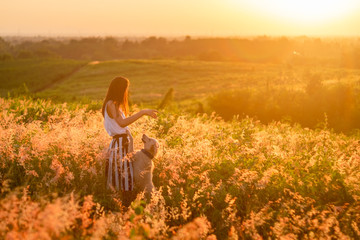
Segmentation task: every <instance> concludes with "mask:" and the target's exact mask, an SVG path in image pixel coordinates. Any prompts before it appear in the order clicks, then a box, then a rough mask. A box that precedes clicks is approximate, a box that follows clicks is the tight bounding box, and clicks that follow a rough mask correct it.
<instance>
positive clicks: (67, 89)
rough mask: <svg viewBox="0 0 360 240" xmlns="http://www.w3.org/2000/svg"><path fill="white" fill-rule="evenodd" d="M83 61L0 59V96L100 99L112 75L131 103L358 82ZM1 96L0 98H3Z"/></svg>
mask: <svg viewBox="0 0 360 240" xmlns="http://www.w3.org/2000/svg"><path fill="white" fill-rule="evenodd" d="M84 63H85V62H80V61H73V60H60V59H55V60H54V59H42V60H40V59H37V60H36V59H35V60H34V59H32V60H13V61H5V62H2V63H1V64H0V73H1V74H0V88H1V89H2V92H3V93H5V94H6V93H7V91H9V90H10V89H14V88H18V87H21V86H22V85H23V83H25V84H26V85H27V87H28V88H29V90H30V92H38V93H37V94H36V95H37V96H39V97H43V98H51V99H53V100H57V101H77V100H79V99H82V98H88V99H91V100H102V99H103V97H104V95H105V93H106V90H107V87H108V85H109V83H110V81H111V80H112V79H113V78H114V77H115V76H119V75H121V76H125V77H127V78H129V79H130V82H131V86H130V94H131V99H132V101H133V102H135V103H140V102H153V101H160V99H161V98H162V96H163V95H164V94H165V93H166V92H167V91H168V89H169V88H171V87H172V88H174V91H175V100H180V101H181V100H186V99H199V98H204V97H207V96H209V94H212V93H216V92H220V91H226V90H233V89H244V88H256V89H266V88H279V87H282V88H287V89H300V90H302V89H304V87H305V85H306V83H307V82H308V80H309V78H312V77H313V78H314V77H316V78H319V79H320V80H322V81H323V82H324V83H325V84H336V83H339V82H347V83H348V82H352V83H358V81H359V78H358V76H359V70H351V69H341V68H328V67H319V66H312V67H311V66H291V65H284V64H251V63H241V62H206V61H183V60H181V61H177V60H112V61H104V62H91V63H87V64H85V65H84ZM3 96H4V94H3Z"/></svg>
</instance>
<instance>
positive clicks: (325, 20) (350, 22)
mask: <svg viewBox="0 0 360 240" xmlns="http://www.w3.org/2000/svg"><path fill="white" fill-rule="evenodd" d="M359 13H360V2H358V1H356V0H316V1H312V0H302V1H289V0H272V1H268V0H257V1H251V0H223V1H220V0H211V1H205V0H199V1H196V2H193V1H188V0H186V1H171V2H170V1H165V0H154V1H146V0H138V1H117V0H105V1H101V2H100V1H86V0H77V1H51V2H49V1H46V0H33V1H21V0H3V1H2V7H1V9H0V34H3V35H7V34H10V35H36V34H40V35H58V36H59V35H72V36H77V35H80V36H83V35H100V36H104V35H117V36H119V35H122V36H124V35H126V36H134V35H141V36H147V35H163V36H183V35H202V36H204V35H210V36H244V35H262V34H268V35H351V36H356V35H359V34H360V30H359V29H360V27H359V23H360V14H359Z"/></svg>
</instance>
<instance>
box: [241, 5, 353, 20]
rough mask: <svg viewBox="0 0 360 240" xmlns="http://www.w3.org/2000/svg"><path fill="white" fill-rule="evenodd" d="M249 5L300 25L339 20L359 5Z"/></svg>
mask: <svg viewBox="0 0 360 240" xmlns="http://www.w3.org/2000/svg"><path fill="white" fill-rule="evenodd" d="M237 2H239V1H237ZM249 4H250V7H252V8H253V9H254V10H256V11H260V12H262V13H265V14H266V15H268V16H271V17H277V18H279V19H280V20H287V21H293V22H297V23H300V24H301V23H305V24H309V23H321V22H328V21H334V20H339V19H341V18H344V17H346V16H347V15H348V14H350V13H352V12H353V11H354V10H355V9H356V8H358V7H359V5H360V4H359V2H358V1H356V0H272V1H268V0H257V1H251V2H249Z"/></svg>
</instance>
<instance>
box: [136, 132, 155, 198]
mask: <svg viewBox="0 0 360 240" xmlns="http://www.w3.org/2000/svg"><path fill="white" fill-rule="evenodd" d="M141 140H142V141H143V143H144V148H143V149H141V150H140V151H137V152H136V153H134V154H133V155H132V157H131V161H132V164H133V169H134V190H135V191H136V192H142V191H145V196H146V198H147V199H149V198H150V196H151V192H152V191H153V190H154V184H153V182H152V176H153V175H152V173H153V169H154V163H153V162H152V159H153V158H154V157H155V156H156V154H157V152H158V149H159V143H158V141H157V140H156V139H155V138H150V137H148V136H146V135H145V134H143V136H142V139H141Z"/></svg>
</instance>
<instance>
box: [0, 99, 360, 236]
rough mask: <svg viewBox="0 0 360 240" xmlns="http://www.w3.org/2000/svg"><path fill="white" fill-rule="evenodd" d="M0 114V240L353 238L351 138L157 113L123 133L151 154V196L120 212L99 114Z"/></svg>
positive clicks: (356, 169)
mask: <svg viewBox="0 0 360 240" xmlns="http://www.w3.org/2000/svg"><path fill="white" fill-rule="evenodd" d="M131 110H132V111H136V110H137V109H136V106H132V109H131ZM0 113H1V117H0V126H1V127H0V131H1V133H0V136H1V137H0V157H1V165H0V179H1V181H0V182H1V192H0V196H1V200H0V238H3V239H124V238H125V239H126V238H129V239H169V238H172V239H216V238H217V239H239V238H240V239H261V238H263V239H268V238H270V239H279V238H282V239H314V238H318V239H330V238H331V239H356V238H359V237H360V230H359V228H360V224H359V223H360V211H359V210H360V204H359V203H360V188H359V186H360V147H359V146H360V145H359V136H346V135H343V134H337V133H334V132H332V131H331V130H329V129H327V128H326V126H324V127H323V128H319V129H316V130H311V129H308V128H302V127H300V126H299V125H290V124H287V123H281V122H276V121H274V122H272V123H270V124H268V125H264V124H262V123H260V122H259V121H254V120H253V119H251V118H244V119H236V118H235V119H233V120H232V121H226V122H225V121H224V120H222V119H220V118H219V117H217V116H216V115H207V114H199V115H197V116H194V115H189V114H176V113H169V112H167V111H163V112H162V113H161V114H160V115H159V118H158V119H148V118H143V119H141V120H140V121H138V122H136V123H134V125H133V126H132V131H133V135H134V138H135V145H136V148H137V149H139V148H141V141H140V136H141V134H142V133H144V132H145V133H147V134H148V135H150V136H152V137H155V138H157V139H158V140H159V142H160V145H161V147H160V153H159V154H158V156H157V157H156V159H155V160H154V163H155V171H154V184H155V186H156V188H157V191H156V193H154V194H153V195H152V198H151V200H150V201H149V202H145V201H144V200H142V198H141V196H139V197H138V198H137V200H135V201H134V202H133V203H132V204H131V206H130V207H129V208H125V207H124V206H123V205H122V203H121V195H119V194H117V193H114V192H111V191H107V190H106V189H105V188H104V182H105V181H104V180H105V179H104V163H105V155H106V154H105V150H106V148H107V146H108V143H109V142H110V138H109V136H108V135H107V134H106V132H105V130H104V129H103V120H102V116H101V113H100V112H99V111H98V110H95V111H94V110H89V108H88V106H86V105H81V104H78V105H77V107H76V108H74V106H69V105H68V104H65V103H64V104H55V103H53V102H50V101H46V100H41V99H31V98H29V97H25V98H24V97H21V98H11V99H4V98H1V99H0Z"/></svg>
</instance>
